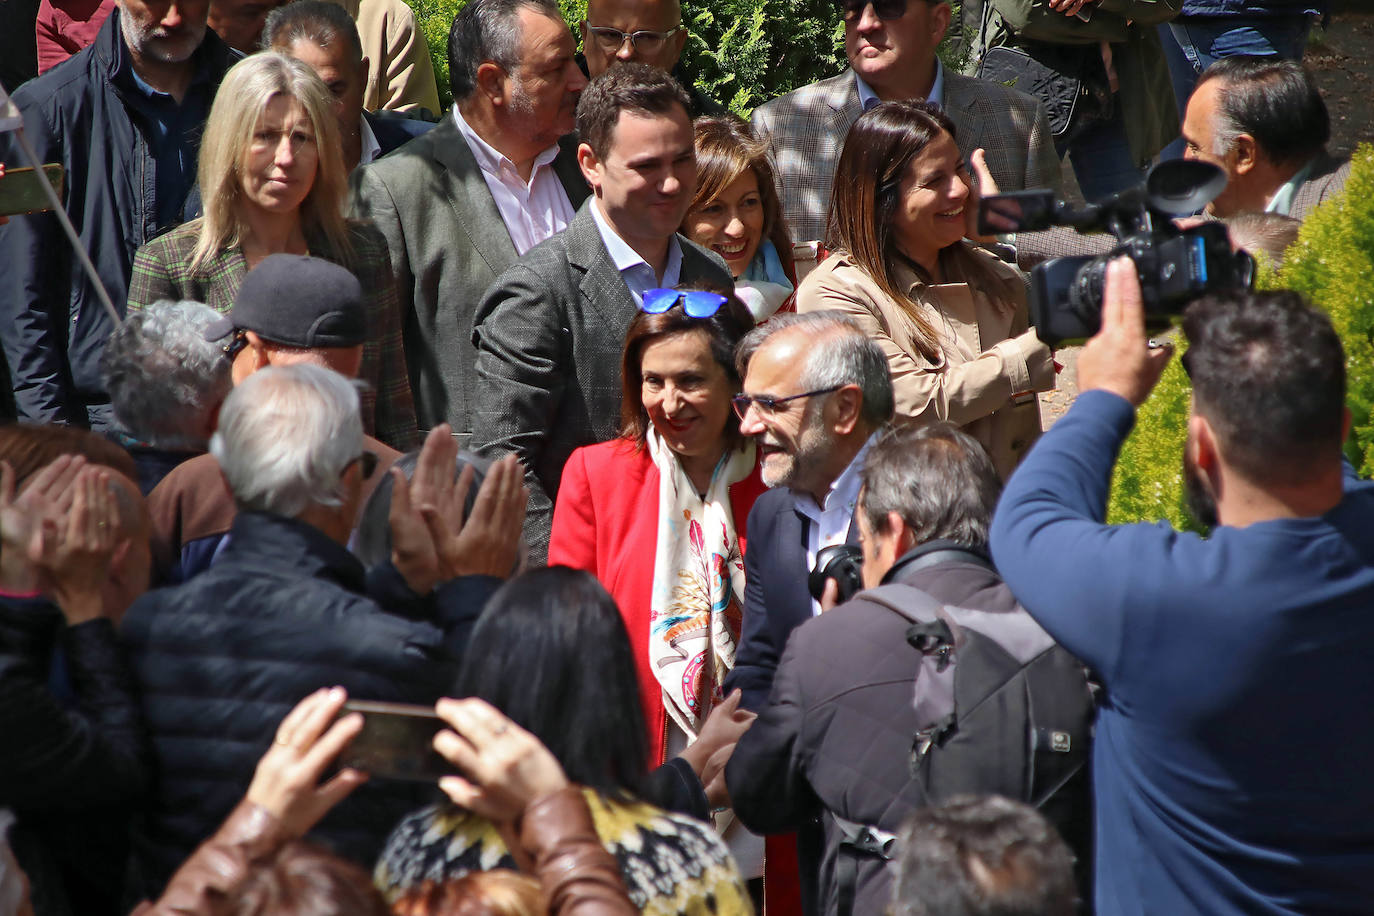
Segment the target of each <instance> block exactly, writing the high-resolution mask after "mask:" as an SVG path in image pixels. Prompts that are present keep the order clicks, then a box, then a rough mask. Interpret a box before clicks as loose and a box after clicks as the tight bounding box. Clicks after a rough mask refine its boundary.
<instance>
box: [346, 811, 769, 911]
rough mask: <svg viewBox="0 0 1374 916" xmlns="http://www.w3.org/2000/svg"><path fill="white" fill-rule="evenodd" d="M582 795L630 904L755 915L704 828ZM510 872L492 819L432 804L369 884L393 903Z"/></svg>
mask: <svg viewBox="0 0 1374 916" xmlns="http://www.w3.org/2000/svg"><path fill="white" fill-rule="evenodd" d="M583 791H584V792H585V793H586V796H587V805H588V807H590V808H591V811H592V820H593V821H594V822H595V823H596V832H597V833H598V834H599V835H600V836H601V842H602V843H603V844H604V845H605V847H606V849H607V850H609V851H610V852H611V854H612V855H614V856H615V857H616V861H618V862H619V863H620V873H621V875H622V876H623V877H624V878H625V886H626V887H627V888H628V889H629V892H630V899H631V900H632V901H633V902H634V904H635V906H637V907H639V908H640V910H641V911H643V912H644V913H646V914H650V916H675V914H678V913H682V914H686V916H707V914H722V916H735V914H752V913H753V912H754V907H753V903H752V902H751V901H750V899H749V893H748V891H747V890H745V887H744V882H743V880H742V879H741V878H740V876H739V871H738V870H737V869H736V868H735V861H734V859H732V858H730V851H729V849H727V848H726V846H725V843H724V842H722V841H721V839H720V837H719V836H717V835H716V832H715V830H714V829H712V827H711V826H710V825H709V824H705V823H702V822H701V821H697V820H693V819H692V818H690V817H684V816H683V815H680V814H671V813H669V812H667V811H662V810H660V809H658V808H655V807H653V806H652V805H647V804H644V803H642V802H640V803H634V804H623V803H620V802H615V801H610V800H608V799H605V798H603V797H602V796H601V795H599V794H597V793H596V792H594V791H593V790H591V789H584V790H583ZM515 867H516V866H515V860H514V859H512V858H511V856H510V853H509V852H507V850H506V844H505V842H504V841H503V840H502V839H501V837H500V835H499V834H498V833H497V832H496V828H495V827H494V826H492V824H491V822H490V821H488V820H486V819H484V818H482V817H480V816H478V815H476V814H472V813H470V812H467V811H464V810H462V809H461V808H456V807H454V806H452V805H436V806H434V807H430V808H425V809H423V810H421V811H417V812H415V813H414V814H412V815H410V816H408V817H406V818H405V819H404V820H402V821H401V823H400V824H398V825H397V826H396V829H395V830H393V831H392V832H391V836H390V837H389V838H388V839H387V842H386V849H385V850H383V851H382V857H381V859H380V860H378V862H377V869H376V871H375V873H374V874H373V881H374V883H375V884H376V885H377V887H378V888H379V889H380V890H381V891H382V893H383V894H385V895H386V897H387V899H388V900H389V901H391V902H394V901H395V899H396V898H397V897H399V896H400V895H401V894H402V893H404V892H405V891H406V890H409V889H410V888H412V887H415V886H417V885H420V884H422V883H423V882H425V881H435V882H442V881H446V880H450V879H454V878H460V877H462V876H463V875H465V874H467V873H468V872H472V871H490V870H491V869H494V868H512V869H513V868H515Z"/></svg>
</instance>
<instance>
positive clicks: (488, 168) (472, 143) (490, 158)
mask: <svg viewBox="0 0 1374 916" xmlns="http://www.w3.org/2000/svg"><path fill="white" fill-rule="evenodd" d="M453 123H454V124H456V125H457V127H458V132H459V133H460V134H462V135H463V139H465V140H467V142H468V149H470V150H472V156H473V158H474V159H476V160H477V165H478V166H479V167H480V168H481V169H482V171H484V172H487V173H488V174H491V175H495V176H497V177H501V174H502V172H503V171H504V172H505V173H506V174H507V175H513V176H515V177H516V178H517V179H518V178H519V176H520V172H519V170H518V169H516V167H515V163H514V162H512V161H511V159H510V158H509V157H508V156H507V155H506V154H505V153H503V152H501V151H500V150H498V149H497V148H496V147H494V146H492V145H491V144H490V143H488V142H487V141H486V140H483V139H482V137H481V136H480V135H479V134H478V133H477V131H475V130H473V129H472V125H471V124H469V123H468V122H467V121H465V120H463V113H462V112H461V111H459V110H458V106H457V105H454V106H453ZM557 156H558V144H557V143H555V144H554V145H553V146H550V147H549V148H548V149H546V150H544V151H543V152H542V153H540V154H539V155H538V156H536V157H534V168H532V169H530V181H531V182H532V181H534V176H535V175H537V174H539V170H540V169H541V168H542V167H544V166H546V165H548V164H549V163H551V162H553V160H554V159H555V158H557ZM527 183H528V182H527Z"/></svg>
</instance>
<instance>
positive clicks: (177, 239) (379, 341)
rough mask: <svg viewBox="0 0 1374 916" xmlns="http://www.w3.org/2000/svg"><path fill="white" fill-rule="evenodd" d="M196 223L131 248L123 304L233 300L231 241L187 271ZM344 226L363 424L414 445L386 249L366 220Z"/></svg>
mask: <svg viewBox="0 0 1374 916" xmlns="http://www.w3.org/2000/svg"><path fill="white" fill-rule="evenodd" d="M200 226H201V221H200V220H192V221H191V222H189V223H184V224H183V225H181V226H178V227H177V228H176V229H173V230H172V231H171V232H168V233H166V234H165V235H161V236H159V237H157V238H155V239H153V240H152V241H151V242H149V243H148V244H146V245H144V246H143V247H142V248H140V249H139V250H138V253H137V254H136V255H135V256H134V267H133V276H132V277H130V279H129V309H130V310H137V309H144V308H147V307H148V306H150V305H152V304H153V303H155V302H157V301H159V300H161V299H173V300H180V299H187V300H191V301H193V302H204V303H205V304H206V305H208V306H210V308H212V309H214V310H215V311H217V312H221V313H224V312H228V311H229V309H230V308H231V307H233V305H234V297H235V296H236V295H238V291H239V284H241V283H242V282H243V277H244V274H246V273H247V272H248V262H247V261H245V260H244V257H243V252H242V250H240V249H239V248H226V249H224V250H223V251H221V252H220V253H219V254H217V255H215V257H213V258H212V259H211V260H210V262H209V263H208V264H206V265H205V266H204V267H202V268H201V269H200V270H198V271H196V272H195V273H194V274H192V272H191V270H190V265H191V253H192V252H193V251H194V250H195V247H196V242H197V241H198V240H199V238H200ZM348 233H349V241H350V242H352V244H353V252H354V257H353V265H352V270H353V273H354V274H356V275H357V277H358V282H359V283H361V284H362V287H363V295H364V297H365V302H366V305H367V311H368V317H367V320H368V339H367V341H366V342H365V343H364V344H363V360H362V366H361V368H360V369H359V371H358V377H359V378H360V379H362V380H363V381H365V382H367V387H366V388H364V389H363V392H362V413H363V430H364V431H365V432H367V433H368V434H370V435H373V436H376V437H377V438H378V439H381V440H382V441H383V442H385V443H386V444H387V445H390V446H391V447H392V448H395V449H399V450H401V451H405V450H407V449H410V448H414V447H415V446H416V445H418V444H419V441H420V434H419V431H418V429H417V426H416V420H415V400H414V398H413V397H412V395H411V393H410V375H409V373H408V372H407V371H406V356H405V345H404V342H403V340H402V337H401V306H400V300H399V299H398V297H397V295H396V281H395V278H394V277H393V276H392V273H391V256H390V255H389V254H388V253H387V248H386V240H385V238H383V236H382V234H381V233H380V232H379V231H378V230H377V229H376V227H374V226H373V225H372V224H371V223H363V222H357V221H350V222H349V226H348ZM310 253H311V254H312V255H314V256H316V257H319V258H324V259H326V260H329V261H334V262H335V263H342V261H341V260H340V259H339V258H338V257H337V256H336V255H335V254H334V252H333V250H332V249H331V248H329V246H328V245H327V243H320V244H316V243H315V242H312V243H311V245H310Z"/></svg>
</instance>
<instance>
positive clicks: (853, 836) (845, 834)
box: [830, 811, 897, 916]
mask: <svg viewBox="0 0 1374 916" xmlns="http://www.w3.org/2000/svg"><path fill="white" fill-rule="evenodd" d="M830 817H831V819H832V820H834V821H835V826H836V827H838V828H839V830H840V842H839V848H838V851H837V852H836V855H835V893H836V913H837V916H850V914H852V913H853V912H854V895H855V892H856V890H857V889H858V884H859V861H858V860H859V857H860V856H869V857H872V858H878V859H882V860H883V861H885V862H886V861H891V859H892V858H893V857H894V856H895V855H896V853H897V835H896V834H895V833H888V832H887V831H886V830H879V829H878V828H877V827H872V826H869V825H868V824H860V823H858V822H857V821H851V820H846V819H845V818H842V817H840V816H839V815H838V814H836V813H835V812H834V811H831V812H830Z"/></svg>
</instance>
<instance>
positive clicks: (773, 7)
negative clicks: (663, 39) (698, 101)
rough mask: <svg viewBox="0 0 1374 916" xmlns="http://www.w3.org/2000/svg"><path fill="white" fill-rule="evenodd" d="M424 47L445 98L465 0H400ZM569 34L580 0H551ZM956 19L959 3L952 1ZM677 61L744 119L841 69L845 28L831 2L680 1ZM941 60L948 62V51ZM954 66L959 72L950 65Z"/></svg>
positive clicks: (445, 102) (708, 92) (580, 9)
mask: <svg viewBox="0 0 1374 916" xmlns="http://www.w3.org/2000/svg"><path fill="white" fill-rule="evenodd" d="M406 2H407V3H409V4H410V6H411V8H412V9H413V10H414V11H415V16H416V18H417V19H419V21H420V27H421V29H423V30H424V33H425V39H426V40H427V41H428V42H429V50H430V55H431V56H432V57H433V59H434V75H435V77H436V78H437V79H438V81H439V98H440V101H441V102H442V103H443V105H444V107H447V106H448V105H449V103H450V102H451V101H452V99H451V97H450V95H449V82H448V33H449V27H450V26H451V25H452V24H453V17H454V16H456V15H458V12H459V10H461V9H462V8H463V6H464V4H465V3H466V2H467V0H406ZM558 5H559V8H560V9H562V10H563V17H564V18H565V19H567V20H568V22H569V24H571V25H572V27H573V29H574V34H576V28H577V24H578V23H579V22H581V21H582V17H583V14H584V13H585V11H586V9H587V2H586V0H558ZM953 7H954V11H955V16H954V20H953V21H955V22H958V21H959V19H958V10H959V3H957V2H956V3H954V4H953ZM682 21H683V23H684V24H685V25H686V26H687V30H688V39H687V44H686V46H685V47H684V48H683V52H682V60H683V66H684V68H685V70H686V72H687V73H690V74H692V75H693V77H694V78H695V80H696V85H697V88H699V89H700V90H701V91H702V92H704V93H705V94H706V95H707V96H708V97H709V98H713V99H716V100H718V101H720V102H721V104H723V105H726V106H728V107H729V108H730V110H731V111H734V112H736V113H738V114H740V115H742V116H744V117H748V116H749V113H750V112H751V111H753V110H754V108H756V107H757V106H759V105H761V104H763V103H764V102H766V101H768V100H769V99H771V98H774V97H776V96H779V95H782V94H783V93H785V92H790V91H791V90H793V89H796V88H797V87H799V86H805V85H806V84H807V83H814V82H815V81H816V80H821V79H825V78H826V77H830V76H834V75H835V74H837V73H839V72H840V71H841V70H843V69H844V47H843V46H844V24H843V22H842V21H841V19H840V7H839V4H838V3H837V2H835V0H706V2H703V0H684V2H683V4H682ZM941 54H942V56H944V57H945V60H946V61H950V60H951V58H950V57H949V56H948V54H949V52H948V50H947V49H945V48H942V49H941ZM956 69H958V67H956Z"/></svg>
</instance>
